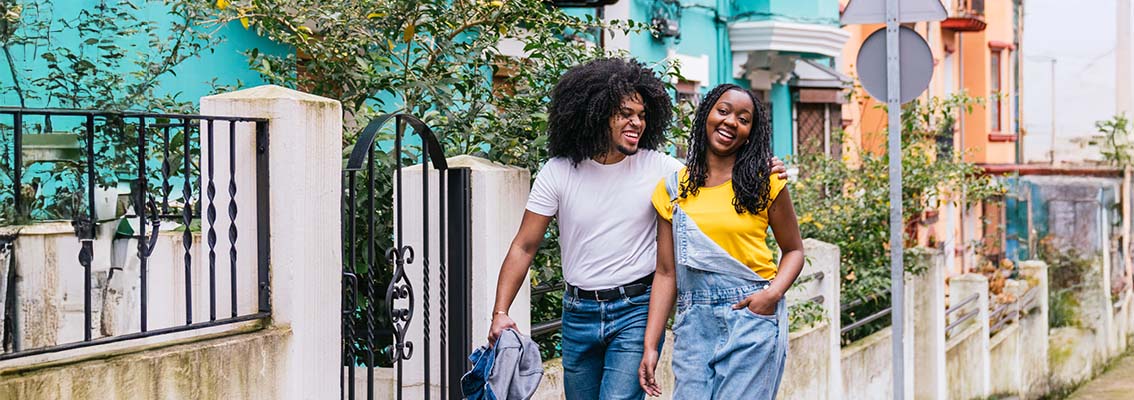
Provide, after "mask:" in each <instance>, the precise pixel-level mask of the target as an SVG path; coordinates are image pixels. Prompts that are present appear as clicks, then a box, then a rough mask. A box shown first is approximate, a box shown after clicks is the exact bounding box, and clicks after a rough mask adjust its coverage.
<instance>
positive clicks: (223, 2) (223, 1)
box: [217, 0, 232, 10]
mask: <svg viewBox="0 0 1134 400" xmlns="http://www.w3.org/2000/svg"><path fill="white" fill-rule="evenodd" d="M229 4H232V2H231V1H229V0H217V9H218V10H223V9H226V8H228V5H229Z"/></svg>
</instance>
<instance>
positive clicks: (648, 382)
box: [638, 346, 661, 397]
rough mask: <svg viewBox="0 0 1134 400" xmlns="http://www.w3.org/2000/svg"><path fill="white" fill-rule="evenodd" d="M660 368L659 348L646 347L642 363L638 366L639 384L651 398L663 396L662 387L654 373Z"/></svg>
mask: <svg viewBox="0 0 1134 400" xmlns="http://www.w3.org/2000/svg"><path fill="white" fill-rule="evenodd" d="M657 366H658V351H657V346H653V347H650V346H646V350H645V351H643V352H642V363H641V364H639V365H638V384H639V385H642V390H644V391H646V394H647V395H649V396H650V397H657V396H661V386H658V382H657V379H655V377H654V371H655V370H656V369H657Z"/></svg>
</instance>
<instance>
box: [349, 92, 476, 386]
mask: <svg viewBox="0 0 1134 400" xmlns="http://www.w3.org/2000/svg"><path fill="white" fill-rule="evenodd" d="M390 121H395V122H396V131H395V133H394V135H393V136H394V137H393V147H394V148H393V151H392V152H391V153H390V154H382V155H384V157H381V158H380V157H379V155H380V153H379V152H378V151H377V149H376V145H377V144H378V137H379V132H380V131H381V129H382V128H383V127H384V125H386V124H387V123H388V122H390ZM406 125H409V126H410V127H411V128H413V133H415V134H417V136H418V138H420V139H421V146H422V151H421V152H420V157H421V165H422V179H421V186H420V190H421V191H420V195H421V200H422V204H421V212H420V214H419V213H417V212H413V213H410V212H409V211H408V210H410V209H411V208H409V207H404V204H403V203H404V201H403V200H404V199H406V198H407V197H408V196H411V195H410V191H411V190H410V189H405V186H409V185H410V184H409V183H406V181H405V180H404V179H403V167H404V166H405V164H408V162H407V160H404V159H403V157H404V156H405V153H404V152H403V150H404V148H403V139H404V138H403V136H404V135H403V131H404V130H405V126H406ZM430 167H432V169H433V170H436V171H437V175H436V176H437V179H438V180H437V182H436V184H435V185H431V183H430V175H431V173H430ZM343 188H344V190H343V198H342V201H343V209H342V211H343V232H342V235H343V243H344V248H343V266H342V275H343V315H342V337H343V343H342V368H341V369H340V380H341V381H342V383H343V384H342V386H341V387H340V390H341V396H342V397H343V398H344V399H352V400H353V399H356V398H366V399H374V398H376V396H382V395H385V396H386V397H384V398H397V399H402V398H403V396H404V395H405V392H407V391H411V394H410V398H415V399H417V398H423V399H427V400H428V399H429V398H430V392H431V389H432V383H433V382H432V380H433V379H432V376H431V375H432V374H433V373H434V372H439V375H440V376H441V379H440V382H438V383H439V386H440V393H441V398H443V399H446V398H454V399H457V398H461V397H462V396H461V391H460V377H461V375H462V374H463V373H464V371H466V370H467V367H468V362H467V357H468V355H469V354H470V353H471V349H470V344H471V339H470V335H471V332H470V329H471V328H470V325H471V320H470V319H469V315H470V310H469V307H470V303H471V302H470V300H471V298H470V293H469V287H468V286H469V284H468V282H469V281H470V279H469V278H470V277H469V270H468V262H469V257H470V248H469V246H470V240H469V239H470V235H471V232H470V222H469V218H470V214H469V213H470V200H471V199H470V190H471V189H470V171H469V170H468V169H465V168H452V169H450V168H449V166H448V164H447V161H446V159H445V154H444V151H443V149H442V148H441V144H440V142H439V141H438V139H437V137H436V136H434V134H433V132H432V130H431V129H430V128H429V127H428V126H426V125H425V124H424V123H423V122H422V121H420V120H419V119H417V118H415V117H413V116H410V115H406V114H397V115H394V114H389V115H383V116H381V117H378V118H375V119H374V120H373V121H371V122H370V123H369V124H368V125H367V126H366V128H365V129H363V131H362V133H361V134H360V135H359V138H358V141H357V142H356V143H355V144H354V147H353V148H352V149H351V153H350V158H349V159H348V160H347V163H346V165H345V167H344V168H343ZM431 196H436V197H431ZM390 197H392V198H393V205H392V209H390V208H391V207H389V201H390V200H391V198H390ZM382 203H385V207H383V205H382ZM384 210H385V211H384ZM410 227H414V228H415V229H420V234H421V236H420V237H413V238H411V237H408V234H407V231H409V230H410ZM415 236H416V235H415ZM418 239H420V240H421V242H420V244H416V245H415V244H410V243H412V242H414V241H416V240H418ZM433 242H437V246H436V247H434V248H433V249H434V250H436V252H437V257H436V258H435V259H431V257H433V255H434V252H433V251H431V245H432V244H433ZM415 259H416V260H417V262H416V263H415ZM433 262H436V268H437V269H436V271H435V272H436V273H437V276H432V275H431V274H432V273H433V272H434V271H433V270H432V268H433V267H434V266H433ZM409 267H412V268H420V271H421V273H422V275H421V281H418V282H412V281H411V280H410V278H409V272H410V270H409V269H408V268H409ZM434 283H436V284H437V286H438V289H439V292H440V293H431V286H432V285H433V284H434ZM417 285H420V286H417ZM432 295H436V296H437V300H438V303H439V306H438V307H436V308H437V309H438V311H439V316H438V317H439V318H438V322H439V324H440V327H439V329H437V330H436V331H434V330H433V327H432V324H431V318H430V311H431V309H433V307H432V306H431V304H430V302H431V300H432V297H431V296H432ZM417 300H420V301H421V303H420V304H417V303H415V301H417ZM419 313H420V318H415V315H418V314H419ZM419 319H420V321H419ZM416 332H421V336H420V337H421V341H420V342H416V343H415V341H414V340H411V336H413V335H412V334H414V333H416ZM434 346H437V347H439V353H438V354H439V357H438V358H439V361H440V366H439V367H437V368H434V366H432V365H431V362H432V359H431V353H432V352H433V348H434ZM410 360H421V365H422V372H423V382H406V381H405V377H404V372H403V369H404V366H405V363H406V362H407V361H410ZM385 367H392V368H393V369H394V370H395V373H396V375H395V379H396V380H395V381H394V382H393V387H392V389H393V391H394V392H393V393H381V392H380V391H381V390H382V389H383V388H384V387H389V386H385V385H381V386H380V383H379V382H376V381H375V379H376V375H375V370H376V369H377V368H385ZM359 374H365V378H364V379H361V380H362V384H361V387H357V386H359V385H358V384H357V382H358V381H359V379H357V378H361V377H358V376H356V375H359ZM419 384H420V385H419ZM407 388H412V389H409V390H407ZM418 388H420V390H421V392H420V393H417V391H418ZM360 392H361V393H360Z"/></svg>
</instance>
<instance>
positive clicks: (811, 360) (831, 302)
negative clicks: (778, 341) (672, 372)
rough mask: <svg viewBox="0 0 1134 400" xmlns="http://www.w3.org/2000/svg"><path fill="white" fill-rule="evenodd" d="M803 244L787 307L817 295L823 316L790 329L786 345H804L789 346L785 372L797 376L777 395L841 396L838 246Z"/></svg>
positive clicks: (806, 242) (786, 380)
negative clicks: (803, 255)
mask: <svg viewBox="0 0 1134 400" xmlns="http://www.w3.org/2000/svg"><path fill="white" fill-rule="evenodd" d="M803 248H804V253H806V254H807V261H806V262H805V263H804V266H803V273H802V274H801V275H800V280H797V281H796V284H795V285H794V286H793V287H792V289H791V290H789V291H788V293H787V304H788V306H789V307H791V306H794V305H796V304H799V303H802V302H806V301H811V300H813V299H816V298H821V299H822V301H821V303H820V305H821V306H822V310H823V311H822V313H823V314H822V315H823V320H822V321H821V322H817V323H815V324H813V325H812V326H810V327H804V328H801V329H799V330H798V331H795V332H792V333H791V345H789V347H792V346H797V345H799V344H800V343H802V346H803V347H805V348H794V347H793V350H789V352H788V353H789V355H788V361H787V366H786V370H785V376H796V377H799V379H792V380H788V379H785V380H784V383H783V384H782V385H780V392H779V397H782V398H785V399H799V398H824V399H841V398H842V396H843V393H842V383H841V382H842V371H841V368H840V365H841V363H842V357H841V352H840V345H839V340H840V334H839V328H840V317H839V313H840V310H839V304H840V302H839V284H840V282H841V281H842V279H841V276H840V273H839V247H838V246H835V245H833V244H830V243H824V242H821V241H818V240H815V239H806V240H804V241H803ZM803 279H806V280H803ZM668 345H669V344H668V343H667V346H668ZM659 369H660V368H659Z"/></svg>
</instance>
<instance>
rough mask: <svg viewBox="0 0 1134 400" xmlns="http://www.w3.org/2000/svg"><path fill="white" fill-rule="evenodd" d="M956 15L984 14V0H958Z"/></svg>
mask: <svg viewBox="0 0 1134 400" xmlns="http://www.w3.org/2000/svg"><path fill="white" fill-rule="evenodd" d="M954 15H962V16H981V15H984V0H957V3H956V7H955V10H954Z"/></svg>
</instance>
